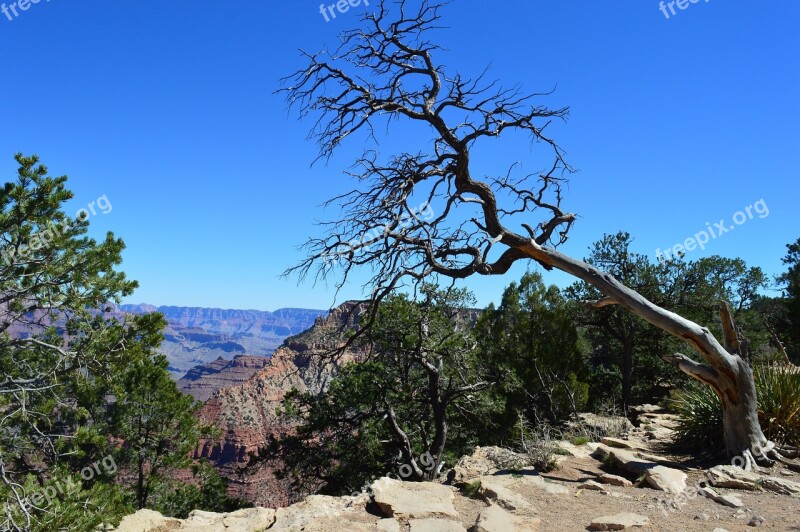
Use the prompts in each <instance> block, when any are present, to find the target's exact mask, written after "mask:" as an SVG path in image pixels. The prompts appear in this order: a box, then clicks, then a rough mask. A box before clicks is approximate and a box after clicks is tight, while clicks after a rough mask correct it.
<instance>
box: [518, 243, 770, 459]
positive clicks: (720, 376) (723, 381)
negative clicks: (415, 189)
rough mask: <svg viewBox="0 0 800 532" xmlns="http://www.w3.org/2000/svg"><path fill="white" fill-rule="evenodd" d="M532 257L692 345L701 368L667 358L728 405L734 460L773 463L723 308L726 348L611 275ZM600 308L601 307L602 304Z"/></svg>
mask: <svg viewBox="0 0 800 532" xmlns="http://www.w3.org/2000/svg"><path fill="white" fill-rule="evenodd" d="M522 249H523V250H524V251H525V253H526V255H528V256H529V257H530V258H532V259H535V260H537V261H539V262H542V263H544V264H545V265H547V266H551V267H553V268H556V269H559V270H561V271H564V272H566V273H569V274H571V275H574V276H575V277H578V278H579V279H581V280H583V281H586V282H587V283H589V284H591V285H592V286H594V287H595V288H597V289H598V290H599V291H600V292H602V293H603V294H605V295H606V299H604V300H603V303H602V306H607V305H610V304H619V305H622V306H623V307H625V308H626V309H628V310H629V311H631V312H632V313H633V314H635V315H637V316H639V317H640V318H642V319H644V320H645V321H647V322H649V323H651V324H653V325H655V326H656V327H659V328H660V329H662V330H664V331H666V332H668V333H670V334H672V335H674V336H676V337H678V338H680V339H683V340H686V341H688V342H689V343H691V344H692V345H693V346H694V347H695V348H696V349H697V351H698V352H699V353H700V354H701V356H702V357H703V360H704V361H705V364H699V363H697V362H694V361H693V360H691V359H689V358H687V357H685V356H684V355H674V356H672V357H667V358H668V360H669V361H670V362H671V363H673V364H674V365H675V366H676V367H678V368H679V369H680V370H681V371H683V372H684V373H686V374H688V375H690V376H691V377H693V378H695V379H697V380H699V381H701V382H704V383H706V384H708V385H709V386H711V388H712V389H713V390H714V391H715V392H716V393H717V395H718V396H719V398H720V401H721V403H722V409H723V420H724V431H723V437H724V441H725V448H726V450H727V453H728V457H729V458H734V457H737V456H740V457H742V459H743V460H744V463H743V464H742V465H743V466H744V467H746V468H750V467H752V465H753V463H754V462H757V463H761V464H769V463H771V461H770V459H769V458H768V457H767V456H766V453H765V452H762V450H766V449H769V448H771V447H773V444H771V443H770V442H769V441H768V440H767V438H766V436H764V433H763V431H762V430H761V425H760V423H759V421H758V404H757V401H756V388H755V381H754V379H753V371H752V369H751V368H750V366H749V365H748V364H747V362H746V361H745V360H744V359H743V358H742V357H741V355H740V349H741V346H740V343H739V340H738V338H737V336H736V330H735V327H734V325H733V320H732V319H731V316H730V311H729V310H728V306H727V304H725V303H722V304H721V306H720V316H721V319H722V328H723V333H724V343H725V346H724V347H723V346H722V345H721V344H720V343H719V341H718V340H717V339H716V338H715V337H714V335H712V334H711V332H710V331H709V330H708V328H707V327H701V326H700V325H698V324H696V323H694V322H692V321H690V320H687V319H686V318H683V317H681V316H679V315H677V314H675V313H673V312H670V311H668V310H666V309H663V308H661V307H659V306H658V305H656V304H654V303H652V302H651V301H649V300H648V299H646V298H645V297H644V296H642V295H641V294H639V293H637V292H635V291H634V290H631V289H630V288H628V287H626V286H624V285H623V284H622V283H620V282H619V281H618V280H616V279H615V278H614V277H612V276H611V275H609V274H607V273H604V272H602V271H600V270H598V269H597V268H595V267H594V266H592V265H590V264H587V263H585V262H582V261H579V260H576V259H573V258H571V257H568V256H566V255H564V254H562V253H560V252H558V251H556V250H553V249H548V248H545V247H542V246H538V245H536V244H535V243H534V242H532V241H529V244H528V245H525V246H522ZM598 304H599V303H598ZM623 376H624V375H623Z"/></svg>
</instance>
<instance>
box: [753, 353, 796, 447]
mask: <svg viewBox="0 0 800 532" xmlns="http://www.w3.org/2000/svg"><path fill="white" fill-rule="evenodd" d="M754 373H755V379H756V389H757V391H758V417H759V421H760V422H761V427H762V429H763V430H764V434H765V435H766V436H767V437H768V438H769V439H770V440H772V441H774V442H776V443H780V444H784V445H789V446H792V447H796V446H797V445H798V444H800V371H798V369H797V368H796V367H795V368H789V367H787V366H761V367H756V368H755V369H754Z"/></svg>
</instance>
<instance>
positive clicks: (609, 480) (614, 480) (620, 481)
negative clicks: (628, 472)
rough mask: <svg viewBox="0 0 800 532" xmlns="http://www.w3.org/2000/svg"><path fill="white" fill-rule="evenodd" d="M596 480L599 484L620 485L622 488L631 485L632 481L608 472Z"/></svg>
mask: <svg viewBox="0 0 800 532" xmlns="http://www.w3.org/2000/svg"><path fill="white" fill-rule="evenodd" d="M597 481H598V482H600V483H601V484H608V485H609V486H620V487H622V488H630V487H631V486H633V482H631V481H630V480H628V479H627V478H625V477H619V476H617V475H611V474H609V473H604V474H602V475H600V476H599V477H597Z"/></svg>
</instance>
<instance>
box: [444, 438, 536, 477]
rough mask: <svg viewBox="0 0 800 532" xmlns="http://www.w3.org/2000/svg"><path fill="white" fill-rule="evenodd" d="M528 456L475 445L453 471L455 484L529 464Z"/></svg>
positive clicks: (498, 448)
mask: <svg viewBox="0 0 800 532" xmlns="http://www.w3.org/2000/svg"><path fill="white" fill-rule="evenodd" d="M528 463H529V460H528V457H527V456H525V455H524V454H519V453H515V452H514V451H509V450H508V449H503V448H500V447H475V451H474V452H473V453H472V454H471V455H470V456H462V457H461V459H460V460H459V461H458V463H457V464H456V465H455V467H454V468H453V470H452V472H451V479H452V481H453V483H455V484H467V483H469V482H472V481H473V480H475V479H476V478H478V477H482V476H484V475H491V474H493V473H496V472H497V471H504V470H514V469H519V468H521V467H525V466H526V465H528Z"/></svg>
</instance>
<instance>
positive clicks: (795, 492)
mask: <svg viewBox="0 0 800 532" xmlns="http://www.w3.org/2000/svg"><path fill="white" fill-rule="evenodd" d="M706 477H708V481H709V482H710V483H711V485H712V486H715V487H718V488H728V489H735V490H749V491H755V490H758V489H764V490H766V491H771V492H773V493H778V494H780V495H788V496H790V497H795V498H800V483H797V482H794V481H792V480H787V479H785V478H779V477H766V476H762V475H759V474H757V473H754V472H752V471H745V470H744V469H742V468H741V467H736V466H732V465H724V466H717V467H712V468H711V469H709V470H708V471H706Z"/></svg>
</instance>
